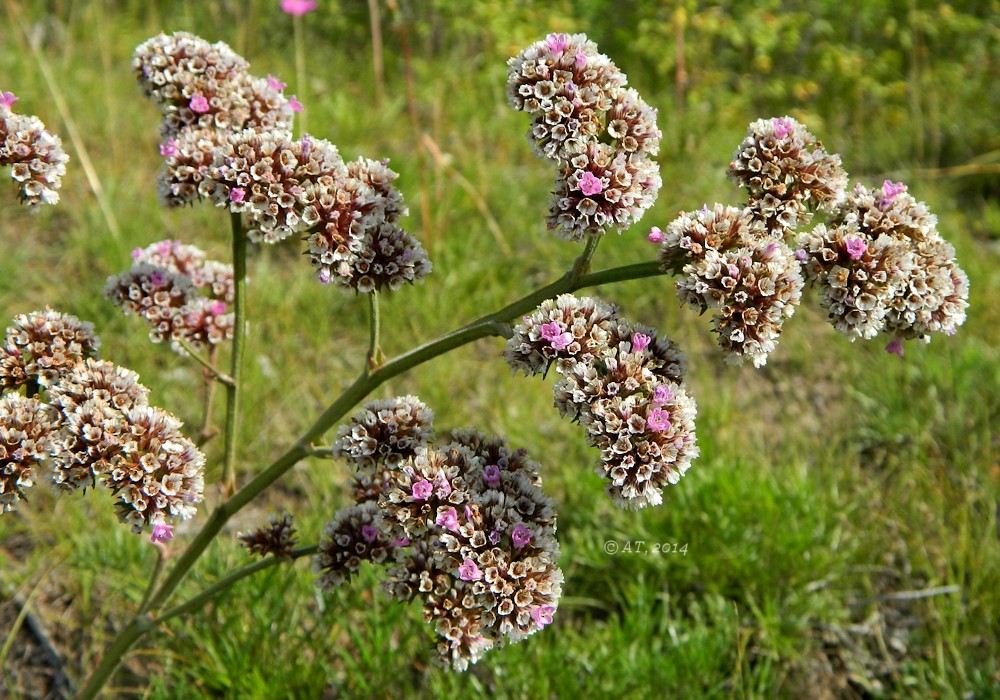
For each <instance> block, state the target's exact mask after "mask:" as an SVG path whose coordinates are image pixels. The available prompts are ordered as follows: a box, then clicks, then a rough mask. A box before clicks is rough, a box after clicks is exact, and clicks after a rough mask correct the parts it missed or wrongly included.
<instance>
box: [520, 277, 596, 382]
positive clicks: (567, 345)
mask: <svg viewBox="0 0 1000 700" xmlns="http://www.w3.org/2000/svg"><path fill="white" fill-rule="evenodd" d="M615 315H616V309H615V307H613V306H611V305H609V304H605V303H604V302H603V301H601V300H600V299H597V298H594V297H575V296H573V295H572V294H561V295H559V296H558V297H556V298H555V299H548V300H546V301H544V302H542V304H541V305H540V306H539V307H538V309H537V310H535V311H534V312H532V314H531V315H529V316H525V317H524V319H523V321H524V322H523V323H519V324H518V325H517V326H515V327H514V334H513V335H512V336H511V337H510V339H509V340H508V341H507V347H506V348H505V349H504V359H505V360H506V361H507V364H508V365H510V368H511V371H513V372H517V371H518V370H520V371H522V372H524V373H525V374H527V375H532V374H544V373H545V372H546V371H547V370H548V368H549V366H550V365H551V364H552V363H553V362H556V363H557V367H561V366H562V365H564V364H568V365H573V364H575V363H577V362H585V361H586V360H587V359H588V358H591V357H596V356H598V355H600V354H602V353H603V352H604V349H605V348H607V347H608V346H609V344H610V343H611V335H610V334H611V332H612V328H613V326H614V324H613V319H614V318H615Z"/></svg>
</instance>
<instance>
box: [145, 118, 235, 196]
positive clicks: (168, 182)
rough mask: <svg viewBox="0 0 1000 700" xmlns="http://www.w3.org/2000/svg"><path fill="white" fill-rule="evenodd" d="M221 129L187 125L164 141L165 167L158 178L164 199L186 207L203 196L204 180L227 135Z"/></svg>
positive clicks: (162, 150)
mask: <svg viewBox="0 0 1000 700" xmlns="http://www.w3.org/2000/svg"><path fill="white" fill-rule="evenodd" d="M226 133H227V132H225V131H222V130H220V129H196V128H186V129H182V130H181V131H179V132H177V133H176V134H174V135H172V136H169V137H167V139H166V141H165V142H164V143H163V144H161V145H160V155H162V156H164V158H163V170H162V171H161V172H160V174H159V176H158V177H157V179H156V191H157V194H158V195H159V199H160V203H161V204H163V205H164V206H166V207H182V206H185V205H187V204H194V203H195V202H197V201H199V200H201V199H202V194H201V189H200V188H201V181H202V180H203V179H204V178H205V173H206V171H207V170H208V169H209V167H211V165H212V162H213V161H214V159H215V151H216V149H218V148H220V147H221V145H222V143H223V141H224V140H225V138H226Z"/></svg>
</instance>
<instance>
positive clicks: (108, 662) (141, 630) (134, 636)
mask: <svg viewBox="0 0 1000 700" xmlns="http://www.w3.org/2000/svg"><path fill="white" fill-rule="evenodd" d="M151 629H153V619H152V618H151V617H150V616H149V615H136V616H135V617H133V618H132V620H131V621H130V622H129V623H128V625H126V626H125V629H123V630H122V631H121V632H119V633H118V636H117V637H115V640H114V641H113V642H111V646H109V647H108V648H107V649H106V650H105V652H104V656H103V657H101V662H100V663H99V664H98V665H97V668H95V669H94V671H93V672H92V673H91V674H90V678H88V679H87V685H86V686H85V687H84V689H83V690H81V691H80V695H79V696H78V699H79V700H91V698H96V697H97V694H98V693H99V692H101V688H103V687H104V685H105V684H106V683H107V682H108V680H110V678H111V674H113V673H114V672H115V669H117V668H118V664H119V663H121V660H122V658H123V657H124V656H125V653H126V652H127V651H128V650H129V649H130V648H132V645H133V644H135V643H136V641H138V639H139V637H141V636H142V635H144V634H146V632H149V631H150V630H151Z"/></svg>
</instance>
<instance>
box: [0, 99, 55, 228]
mask: <svg viewBox="0 0 1000 700" xmlns="http://www.w3.org/2000/svg"><path fill="white" fill-rule="evenodd" d="M17 99H18V98H17V97H15V96H14V95H13V94H12V93H10V92H3V91H0V165H2V166H7V165H9V166H11V171H10V176H11V177H12V178H13V179H14V182H16V183H18V187H19V188H20V192H19V193H18V198H19V199H20V200H21V203H22V204H24V205H25V206H27V207H29V208H31V209H37V207H38V205H39V204H55V203H56V202H58V201H59V193H58V192H57V191H56V190H58V189H59V187H60V186H61V185H62V177H63V175H65V174H66V163H67V162H68V161H69V156H67V155H66V152H65V151H63V147H62V141H61V140H60V139H59V137H58V136H56V135H55V134H52V133H50V132H49V131H47V130H46V129H45V124H43V123H42V122H41V120H39V119H38V117H35V116H32V115H26V114H17V113H15V112H13V111H11V106H12V105H13V104H14V103H15V102H17Z"/></svg>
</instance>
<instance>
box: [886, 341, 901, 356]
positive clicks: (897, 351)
mask: <svg viewBox="0 0 1000 700" xmlns="http://www.w3.org/2000/svg"><path fill="white" fill-rule="evenodd" d="M885 351H886V352H887V353H889V354H890V355H899V356H900V357H902V356H903V341H902V339H901V338H893V339H892V340H890V341H889V344H888V345H886V346H885Z"/></svg>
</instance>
